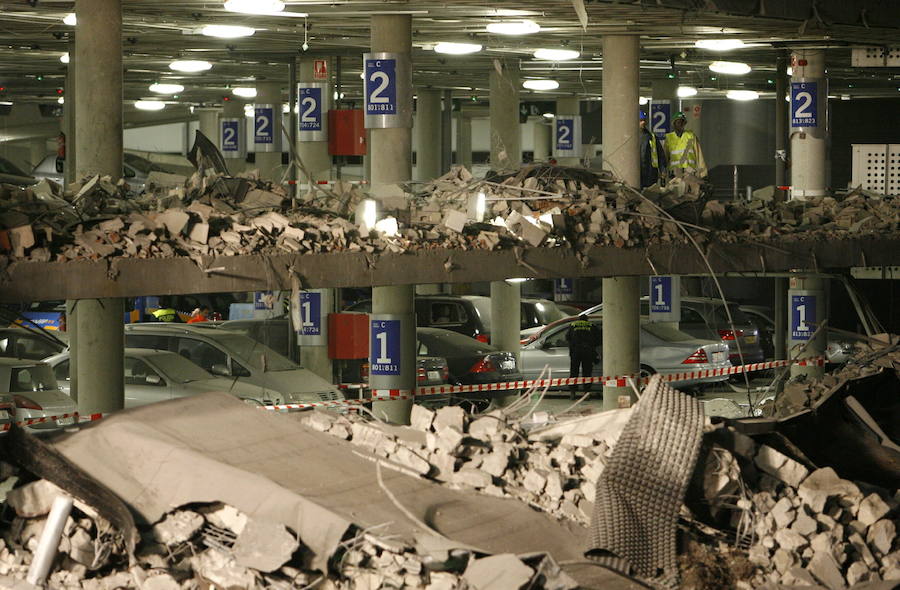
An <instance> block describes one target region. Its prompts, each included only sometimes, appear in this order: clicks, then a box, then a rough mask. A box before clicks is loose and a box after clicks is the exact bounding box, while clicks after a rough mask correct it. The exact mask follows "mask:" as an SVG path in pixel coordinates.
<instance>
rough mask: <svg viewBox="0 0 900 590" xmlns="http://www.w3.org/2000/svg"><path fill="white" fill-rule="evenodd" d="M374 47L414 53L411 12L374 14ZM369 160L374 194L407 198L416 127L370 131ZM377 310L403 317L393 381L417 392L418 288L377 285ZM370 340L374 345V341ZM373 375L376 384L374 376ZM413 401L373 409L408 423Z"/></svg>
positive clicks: (387, 199)
mask: <svg viewBox="0 0 900 590" xmlns="http://www.w3.org/2000/svg"><path fill="white" fill-rule="evenodd" d="M371 44H372V47H371V50H372V52H393V53H411V52H412V17H411V16H410V15H408V14H391V15H375V16H373V17H372V41H371ZM368 159H369V163H370V164H369V165H370V166H371V172H370V177H369V178H370V179H371V187H372V195H373V196H375V197H376V198H377V199H379V200H380V201H381V202H382V204H383V205H385V206H390V205H392V204H395V205H397V206H403V205H404V204H405V202H406V197H405V195H404V193H403V191H402V190H401V189H400V188H399V187H398V186H397V183H398V182H405V181H408V180H410V179H411V178H412V129H410V128H408V127H399V128H394V129H370V130H369V158H368ZM372 313H373V314H392V315H395V316H398V317H399V318H400V319H401V322H402V326H403V327H402V333H401V350H400V359H401V374H400V375H399V376H398V377H397V378H396V379H395V380H394V381H393V382H394V383H395V384H396V386H397V387H396V388H397V389H401V390H409V391H415V387H416V346H415V343H416V337H415V330H416V313H415V287H414V286H413V285H401V286H393V287H374V288H373V289H372ZM371 345H372V344H371V342H370V346H371ZM369 380H370V382H371V383H372V385H373V387H375V386H376V385H377V378H376V376H375V375H370V376H369ZM412 404H413V402H412V400H397V401H390V402H374V403H373V404H372V411H373V412H374V413H375V415H376V416H378V417H380V418H381V417H386V418H387V419H388V420H389V421H391V422H395V423H398V424H409V416H410V412H411V410H412Z"/></svg>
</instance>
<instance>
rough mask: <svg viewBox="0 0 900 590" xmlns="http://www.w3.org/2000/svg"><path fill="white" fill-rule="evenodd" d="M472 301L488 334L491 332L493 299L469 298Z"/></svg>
mask: <svg viewBox="0 0 900 590" xmlns="http://www.w3.org/2000/svg"><path fill="white" fill-rule="evenodd" d="M469 301H471V302H472V306H473V307H474V308H475V313H477V314H478V317H479V318H481V325H483V326H484V331H485V332H487V333H488V334H490V333H491V300H490V298H488V297H483V298H482V297H475V298H472V299H469Z"/></svg>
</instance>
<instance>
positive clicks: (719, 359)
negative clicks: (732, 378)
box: [712, 352, 725, 363]
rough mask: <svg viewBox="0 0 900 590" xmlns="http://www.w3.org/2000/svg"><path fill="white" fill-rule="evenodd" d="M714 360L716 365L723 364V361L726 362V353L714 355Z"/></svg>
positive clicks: (715, 353)
mask: <svg viewBox="0 0 900 590" xmlns="http://www.w3.org/2000/svg"><path fill="white" fill-rule="evenodd" d="M712 360H713V362H714V363H721V362H722V361H724V360H725V353H724V352H714V353H712Z"/></svg>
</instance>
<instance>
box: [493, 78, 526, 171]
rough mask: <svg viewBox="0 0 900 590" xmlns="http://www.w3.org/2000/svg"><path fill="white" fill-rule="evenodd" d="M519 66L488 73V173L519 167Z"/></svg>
mask: <svg viewBox="0 0 900 590" xmlns="http://www.w3.org/2000/svg"><path fill="white" fill-rule="evenodd" d="M519 85H520V82H519V66H518V64H516V63H514V62H511V61H510V62H502V63H501V64H500V71H499V72H498V71H497V68H496V67H494V65H492V66H491V72H490V86H491V90H490V92H491V94H490V110H489V112H490V117H491V169H493V170H508V169H511V168H518V167H519V165H520V164H521V163H522V137H521V130H520V128H519Z"/></svg>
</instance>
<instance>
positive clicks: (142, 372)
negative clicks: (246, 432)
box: [45, 348, 284, 408]
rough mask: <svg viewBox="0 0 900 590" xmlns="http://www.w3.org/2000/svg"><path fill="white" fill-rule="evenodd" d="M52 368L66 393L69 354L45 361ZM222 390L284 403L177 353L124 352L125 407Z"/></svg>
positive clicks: (265, 402) (277, 396)
mask: <svg viewBox="0 0 900 590" xmlns="http://www.w3.org/2000/svg"><path fill="white" fill-rule="evenodd" d="M45 362H46V363H47V364H48V365H50V366H51V367H53V373H54V374H55V375H56V381H57V383H59V388H60V389H61V390H62V391H65V392H66V393H69V387H70V384H71V381H70V375H69V352H62V353H60V354H57V355H54V356H52V357H50V358H48V359H46V360H45ZM209 391H224V392H227V393H230V394H232V395H234V396H236V397H238V398H240V399H242V400H245V401H247V402H249V403H253V404H256V405H261V406H263V405H264V406H269V405H274V404H281V403H284V400H283V398H282V396H281V394H279V393H276V392H273V391H266V390H265V389H264V388H262V387H257V386H256V385H250V384H249V383H241V382H239V381H235V380H234V379H226V378H224V377H216V376H214V375H212V374H210V373H208V372H206V371H204V370H203V369H202V368H200V367H199V366H198V365H195V364H194V363H192V362H191V361H189V360H187V359H186V358H184V357H183V356H181V355H180V354H177V353H174V352H169V351H167V350H151V349H148V348H126V349H125V407H126V408H131V407H134V406H142V405H145V404H152V403H154V402H159V401H164V400H168V399H174V398H176V397H188V396H191V395H197V394H199V393H206V392H209Z"/></svg>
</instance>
